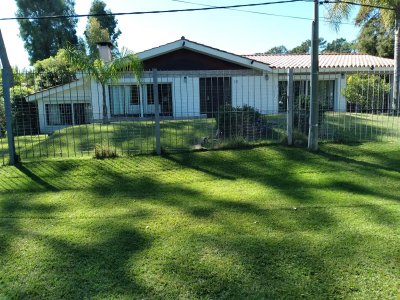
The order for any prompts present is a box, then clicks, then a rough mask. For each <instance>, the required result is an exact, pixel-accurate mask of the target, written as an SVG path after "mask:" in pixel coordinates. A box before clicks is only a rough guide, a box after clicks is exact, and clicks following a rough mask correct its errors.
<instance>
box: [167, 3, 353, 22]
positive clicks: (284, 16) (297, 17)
mask: <svg viewBox="0 0 400 300" xmlns="http://www.w3.org/2000/svg"><path fill="white" fill-rule="evenodd" d="M171 1H174V2H180V3H186V4H193V5H201V6H206V7H215V6H213V5H208V4H203V3H197V2H190V1H185V0H171ZM305 2H311V1H305ZM227 9H229V10H233V11H238V12H246V13H251V14H257V15H267V16H272V17H282V18H289V19H299V20H307V21H313V20H314V19H312V18H307V17H299V16H289V15H280V14H272V13H266V12H260V11H252V10H244V9H235V8H227ZM320 20H321V21H322V22H325V23H331V21H329V19H327V18H320ZM340 24H345V25H354V24H353V23H348V22H340Z"/></svg>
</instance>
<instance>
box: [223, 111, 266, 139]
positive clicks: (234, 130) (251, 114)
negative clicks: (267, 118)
mask: <svg viewBox="0 0 400 300" xmlns="http://www.w3.org/2000/svg"><path fill="white" fill-rule="evenodd" d="M216 121H217V126H218V134H219V135H221V136H223V137H225V138H227V137H243V138H254V137H255V136H256V135H257V132H258V131H259V130H260V128H261V114H260V113H259V112H258V111H257V110H256V109H255V108H254V107H251V106H248V105H244V106H243V107H233V106H232V105H230V104H225V105H223V106H221V107H220V109H219V113H218V114H217V116H216Z"/></svg>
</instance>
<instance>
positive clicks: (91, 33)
mask: <svg viewBox="0 0 400 300" xmlns="http://www.w3.org/2000/svg"><path fill="white" fill-rule="evenodd" d="M89 14H91V15H99V14H103V15H105V14H108V16H101V17H100V16H93V17H89V20H88V23H87V25H86V30H85V32H84V35H85V37H86V42H87V45H88V48H89V53H90V54H91V55H94V56H96V55H97V53H98V52H97V48H96V43H98V42H108V41H110V42H111V43H112V44H113V45H114V46H115V47H117V46H118V44H117V39H118V38H119V36H120V35H121V30H119V28H117V25H118V21H117V20H116V19H115V16H113V15H109V14H111V10H110V9H106V4H105V3H104V2H103V1H102V0H94V1H93V2H92V5H91V7H90V10H89ZM96 21H97V22H96ZM105 38H108V39H107V40H105ZM101 39H103V40H101ZM115 49H117V48H115Z"/></svg>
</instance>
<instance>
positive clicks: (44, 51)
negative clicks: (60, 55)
mask: <svg viewBox="0 0 400 300" xmlns="http://www.w3.org/2000/svg"><path fill="white" fill-rule="evenodd" d="M16 2H17V6H18V10H17V13H16V15H17V17H25V18H33V17H39V16H48V15H73V14H75V9H74V5H75V2H74V0H42V1H36V0H16ZM18 23H19V30H20V35H21V38H22V40H23V41H24V46H25V49H26V50H27V52H28V55H29V61H30V63H31V64H33V63H35V62H36V61H38V60H42V59H45V58H48V57H50V56H52V55H56V53H57V51H58V50H59V49H61V48H64V47H65V46H66V45H67V44H73V45H75V44H77V42H78V39H77V36H76V30H75V28H76V25H77V18H54V19H23V20H18Z"/></svg>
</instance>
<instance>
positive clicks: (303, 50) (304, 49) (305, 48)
mask: <svg viewBox="0 0 400 300" xmlns="http://www.w3.org/2000/svg"><path fill="white" fill-rule="evenodd" d="M326 43H327V42H326V41H325V39H324V38H319V50H320V51H323V50H324V49H325V47H326ZM289 52H290V53H292V54H309V53H310V52H311V40H306V41H304V42H302V43H301V44H300V45H299V46H297V47H294V48H293V49H292V50H290V51H289Z"/></svg>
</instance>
